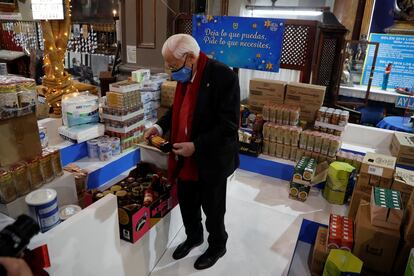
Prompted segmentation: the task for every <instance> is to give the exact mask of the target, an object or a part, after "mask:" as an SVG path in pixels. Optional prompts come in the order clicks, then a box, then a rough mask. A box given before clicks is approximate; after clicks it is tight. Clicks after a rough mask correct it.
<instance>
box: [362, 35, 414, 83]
mask: <svg viewBox="0 0 414 276" xmlns="http://www.w3.org/2000/svg"><path fill="white" fill-rule="evenodd" d="M370 41H371V42H378V43H380V45H379V49H378V55H377V62H376V64H375V71H374V78H373V80H372V86H374V87H381V86H382V82H383V76H384V72H385V68H386V67H387V65H388V63H392V70H391V74H390V77H389V81H388V88H396V87H403V88H409V89H412V88H414V36H409V35H393V34H371V36H370ZM373 57H374V47H373V46H369V47H368V51H367V56H366V58H365V63H364V68H363V73H362V80H361V84H362V85H367V84H368V80H369V75H370V71H371V65H372V60H373Z"/></svg>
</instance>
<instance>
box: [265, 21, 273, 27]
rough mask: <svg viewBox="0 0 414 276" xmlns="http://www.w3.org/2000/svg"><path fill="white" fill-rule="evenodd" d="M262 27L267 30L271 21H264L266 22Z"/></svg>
mask: <svg viewBox="0 0 414 276" xmlns="http://www.w3.org/2000/svg"><path fill="white" fill-rule="evenodd" d="M264 26H265V27H266V28H269V27H270V26H272V21H270V20H266V21H265V23H264Z"/></svg>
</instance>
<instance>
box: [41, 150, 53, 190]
mask: <svg viewBox="0 0 414 276" xmlns="http://www.w3.org/2000/svg"><path fill="white" fill-rule="evenodd" d="M39 164H40V171H41V172H42V175H43V179H44V180H45V182H46V183H48V182H50V181H52V180H53V178H55V174H54V172H53V166H52V155H51V154H50V152H47V151H44V152H43V153H42V156H41V157H40V159H39Z"/></svg>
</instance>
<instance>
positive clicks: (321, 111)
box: [316, 106, 328, 122]
mask: <svg viewBox="0 0 414 276" xmlns="http://www.w3.org/2000/svg"><path fill="white" fill-rule="evenodd" d="M326 110H328V108H327V107H325V106H322V107H321V108H319V110H318V113H317V114H316V121H317V122H324V121H325V114H326Z"/></svg>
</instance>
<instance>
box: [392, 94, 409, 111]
mask: <svg viewBox="0 0 414 276" xmlns="http://www.w3.org/2000/svg"><path fill="white" fill-rule="evenodd" d="M395 107H399V108H404V109H411V110H414V97H408V96H398V97H397V99H396V100H395Z"/></svg>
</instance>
